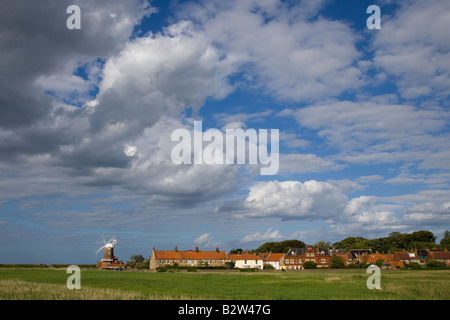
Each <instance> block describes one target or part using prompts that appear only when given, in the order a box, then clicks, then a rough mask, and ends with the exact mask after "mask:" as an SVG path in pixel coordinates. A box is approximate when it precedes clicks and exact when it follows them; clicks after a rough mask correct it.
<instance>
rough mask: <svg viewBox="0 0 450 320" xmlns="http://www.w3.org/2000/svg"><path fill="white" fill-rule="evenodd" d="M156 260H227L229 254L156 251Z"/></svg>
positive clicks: (222, 252) (194, 251) (193, 251)
mask: <svg viewBox="0 0 450 320" xmlns="http://www.w3.org/2000/svg"><path fill="white" fill-rule="evenodd" d="M154 252H155V258H156V259H171V260H182V259H186V260H225V259H227V253H226V252H225V251H219V252H217V251H196V250H187V251H164V250H155V251H154Z"/></svg>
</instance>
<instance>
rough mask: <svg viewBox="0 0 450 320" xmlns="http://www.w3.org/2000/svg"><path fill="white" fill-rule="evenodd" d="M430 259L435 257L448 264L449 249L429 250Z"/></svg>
mask: <svg viewBox="0 0 450 320" xmlns="http://www.w3.org/2000/svg"><path fill="white" fill-rule="evenodd" d="M429 253H430V259H435V260H437V261H440V262H445V264H446V265H447V267H448V266H450V251H448V250H447V248H445V249H444V250H430V251H429Z"/></svg>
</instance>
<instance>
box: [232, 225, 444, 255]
mask: <svg viewBox="0 0 450 320" xmlns="http://www.w3.org/2000/svg"><path fill="white" fill-rule="evenodd" d="M436 239H437V237H436V236H435V235H434V234H433V233H432V232H431V231H426V230H421V231H415V232H412V233H401V232H391V233H390V234H389V235H388V236H387V237H382V238H375V239H366V238H363V237H347V238H345V239H343V240H341V241H338V242H335V243H331V242H325V241H320V242H318V243H316V244H313V246H314V247H315V246H319V247H320V248H335V249H372V250H373V251H379V252H383V253H387V252H388V251H401V250H410V249H411V248H413V249H444V248H450V232H449V231H448V230H446V231H445V232H444V237H443V238H442V240H441V241H440V243H439V244H438V243H436ZM290 248H306V244H305V243H304V242H303V241H300V240H284V241H280V242H266V243H264V244H262V245H261V246H259V247H258V248H256V249H252V250H248V252H249V253H256V254H260V253H262V252H280V253H287V252H288V250H289V249H290ZM243 251H244V250H242V249H233V250H231V251H230V253H240V252H243Z"/></svg>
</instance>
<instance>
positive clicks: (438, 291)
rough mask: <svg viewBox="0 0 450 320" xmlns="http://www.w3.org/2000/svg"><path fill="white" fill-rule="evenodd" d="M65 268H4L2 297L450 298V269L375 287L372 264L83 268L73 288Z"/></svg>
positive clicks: (403, 273)
mask: <svg viewBox="0 0 450 320" xmlns="http://www.w3.org/2000/svg"><path fill="white" fill-rule="evenodd" d="M69 276H70V274H67V273H66V270H65V269H58V270H55V269H53V270H52V269H22V268H3V269H0V299H1V300H16V299H18V300H28V299H32V300H79V299H82V300H84V299H89V300H102V299H107V300H115V299H119V300H148V299H156V300H174V299H175V300H179V299H183V300H185V299H186V300H191V299H200V300H214V299H219V300H238V299H241V300H250V299H251V300H307V299H314V300H330V299H340V300H372V299H376V300H392V299H394V300H414V299H420V300H428V299H436V300H448V299H450V270H396V271H384V270H382V271H381V289H380V290H377V289H373V290H369V289H368V288H367V286H366V281H367V279H368V277H369V276H370V274H367V273H366V270H359V269H355V270H340V269H336V270H312V271H297V272H276V271H272V272H266V271H258V272H251V273H250V272H226V271H224V272H203V271H202V272H163V273H156V272H127V271H105V270H92V269H91V270H83V269H82V271H81V289H80V290H76V289H73V290H69V289H68V288H67V286H66V281H67V279H68V277H69Z"/></svg>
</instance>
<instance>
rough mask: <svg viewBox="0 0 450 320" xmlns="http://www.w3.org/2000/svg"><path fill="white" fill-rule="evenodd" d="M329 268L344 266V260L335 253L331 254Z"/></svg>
mask: <svg viewBox="0 0 450 320" xmlns="http://www.w3.org/2000/svg"><path fill="white" fill-rule="evenodd" d="M330 268H332V269H338V268H345V263H344V260H343V259H342V258H341V257H339V256H337V255H335V254H334V255H332V256H331V259H330Z"/></svg>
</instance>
